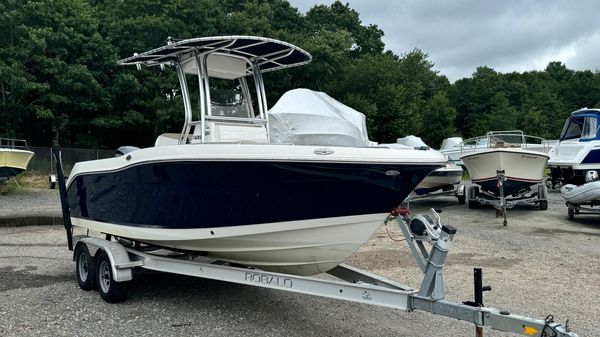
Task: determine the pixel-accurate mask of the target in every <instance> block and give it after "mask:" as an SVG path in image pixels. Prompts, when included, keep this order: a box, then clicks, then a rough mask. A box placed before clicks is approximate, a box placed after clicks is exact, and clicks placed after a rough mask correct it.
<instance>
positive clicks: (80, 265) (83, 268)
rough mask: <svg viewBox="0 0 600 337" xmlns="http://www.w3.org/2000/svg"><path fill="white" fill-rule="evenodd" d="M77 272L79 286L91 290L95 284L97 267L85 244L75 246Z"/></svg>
mask: <svg viewBox="0 0 600 337" xmlns="http://www.w3.org/2000/svg"><path fill="white" fill-rule="evenodd" d="M74 255H75V274H76V276H77V283H78V284H79V288H81V289H83V290H85V291H89V290H92V289H94V286H95V281H96V280H95V279H96V278H95V277H94V274H95V268H94V259H93V258H92V256H91V255H90V252H89V251H88V249H87V247H86V246H85V245H84V244H79V245H77V247H76V248H75V254H74Z"/></svg>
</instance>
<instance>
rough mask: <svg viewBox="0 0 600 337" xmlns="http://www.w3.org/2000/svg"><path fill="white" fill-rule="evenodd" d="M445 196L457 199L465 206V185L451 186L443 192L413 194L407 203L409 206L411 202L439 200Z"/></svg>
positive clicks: (407, 199)
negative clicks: (438, 198) (430, 199)
mask: <svg viewBox="0 0 600 337" xmlns="http://www.w3.org/2000/svg"><path fill="white" fill-rule="evenodd" d="M444 196H449V197H455V198H456V200H458V204H459V205H464V204H465V200H466V199H465V198H466V195H465V185H464V184H462V183H461V184H457V185H451V186H448V188H447V189H442V190H441V191H436V192H431V193H425V194H416V193H414V192H413V193H411V194H410V195H409V196H408V197H407V198H406V200H405V202H406V203H407V204H410V202H411V201H414V200H420V199H429V198H437V197H444Z"/></svg>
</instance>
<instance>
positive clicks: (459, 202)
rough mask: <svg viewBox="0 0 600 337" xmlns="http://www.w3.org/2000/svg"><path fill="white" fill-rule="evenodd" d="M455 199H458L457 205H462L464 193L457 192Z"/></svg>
mask: <svg viewBox="0 0 600 337" xmlns="http://www.w3.org/2000/svg"><path fill="white" fill-rule="evenodd" d="M456 199H458V204H459V205H464V204H465V199H466V197H465V195H464V194H463V195H460V194H459V195H457V196H456Z"/></svg>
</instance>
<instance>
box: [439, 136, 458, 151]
mask: <svg viewBox="0 0 600 337" xmlns="http://www.w3.org/2000/svg"><path fill="white" fill-rule="evenodd" d="M462 142H463V139H462V138H460V137H450V138H446V139H444V140H443V141H442V147H440V150H447V149H449V148H451V147H453V146H455V145H458V144H460V143H462Z"/></svg>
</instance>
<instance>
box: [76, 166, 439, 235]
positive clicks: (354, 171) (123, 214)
mask: <svg viewBox="0 0 600 337" xmlns="http://www.w3.org/2000/svg"><path fill="white" fill-rule="evenodd" d="M437 168H438V166H432V165H398V164H357V163H352V164H347V163H310V162H266V161H265V162H260V161H258V162H247V161H246V162H244V161H231V162H226V161H185V162H162V163H145V164H142V165H137V166H133V167H127V168H124V169H122V170H118V171H113V172H100V173H88V174H81V175H78V176H76V177H74V178H73V180H72V181H71V182H70V185H69V187H68V199H69V207H70V210H71V216H72V217H76V218H83V219H90V220H95V221H101V222H107V223H114V224H121V225H128V226H142V227H157V228H213V227H227V226H240V225H251V224H261V223H274V222H283V221H294V220H309V219H319V218H331V217H340V216H351V215H360V214H375V213H384V212H389V211H390V210H391V209H392V208H393V207H396V206H398V205H399V204H400V203H401V202H402V201H403V200H404V199H405V198H406V196H407V195H408V194H409V193H410V191H411V190H413V188H414V187H415V186H416V185H417V184H418V183H419V182H420V181H421V180H422V179H423V178H424V177H425V176H427V174H429V173H430V172H431V171H432V170H435V169H437ZM397 173H399V174H397Z"/></svg>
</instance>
